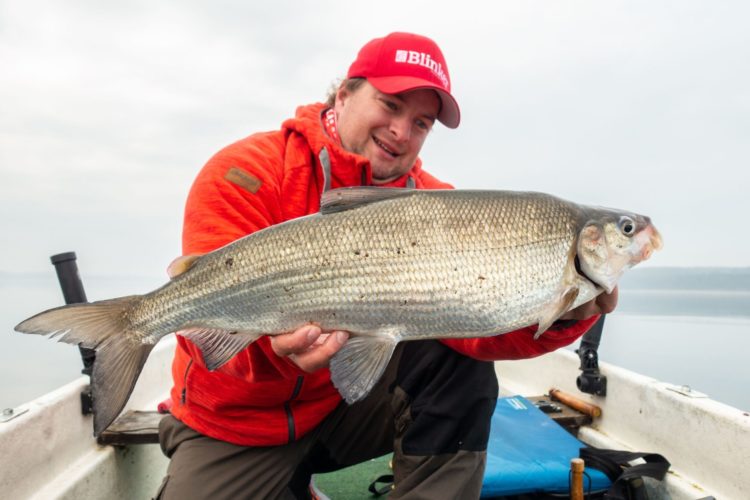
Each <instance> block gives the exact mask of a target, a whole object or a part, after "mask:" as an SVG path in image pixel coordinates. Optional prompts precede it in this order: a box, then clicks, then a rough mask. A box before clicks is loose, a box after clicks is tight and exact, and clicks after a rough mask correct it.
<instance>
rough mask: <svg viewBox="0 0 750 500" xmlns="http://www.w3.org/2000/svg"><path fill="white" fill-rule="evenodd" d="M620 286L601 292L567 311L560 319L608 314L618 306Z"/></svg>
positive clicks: (579, 318)
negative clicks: (610, 291)
mask: <svg viewBox="0 0 750 500" xmlns="http://www.w3.org/2000/svg"><path fill="white" fill-rule="evenodd" d="M618 293H619V292H618V288H617V287H615V289H614V290H612V293H600V294H599V295H597V297H596V298H595V299H594V300H591V301H589V302H586V303H585V304H581V305H580V306H578V307H576V308H575V309H571V310H570V311H568V312H566V313H565V314H563V315H562V316H560V318H559V319H576V320H583V319H588V318H590V317H591V316H594V315H595V314H608V313H611V312H612V311H614V310H615V307H617V296H618Z"/></svg>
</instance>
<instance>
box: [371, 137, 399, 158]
mask: <svg viewBox="0 0 750 500" xmlns="http://www.w3.org/2000/svg"><path fill="white" fill-rule="evenodd" d="M372 140H373V142H375V144H377V145H378V147H380V149H382V150H383V151H385V152H386V153H388V154H389V155H391V156H392V157H393V158H396V157H397V156H398V153H395V152H393V151H391V150H390V149H388V146H386V145H385V144H383V143H382V142H380V141H379V140H378V138H377V137H375V136H374V135H373V136H372Z"/></svg>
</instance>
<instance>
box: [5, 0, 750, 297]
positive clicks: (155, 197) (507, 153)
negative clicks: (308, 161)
mask: <svg viewBox="0 0 750 500" xmlns="http://www.w3.org/2000/svg"><path fill="white" fill-rule="evenodd" d="M254 4H262V5H261V6H253V5H254ZM749 6H750V4H748V3H747V2H744V1H734V2H720V1H716V2H709V1H672V2H660V1H654V0H650V1H627V2H602V1H586V2H584V1H579V2H562V1H557V0H555V1H535V2H529V1H516V2H505V1H500V2H476V3H475V2H471V1H461V2H437V1H435V0H432V1H404V0H399V1H397V2H389V1H381V2H352V1H350V2H341V1H335V2H334V1H316V2H284V1H278V0H277V1H273V2H249V1H211V2H207V1H204V2H198V1H192V2H190V1H179V2H178V1H159V2H149V1H140V2H138V1H131V2H100V1H94V0H91V1H74V0H69V1H65V2H59V1H52V0H42V1H36V0H23V1H21V0H16V1H8V0H4V1H0V72H1V73H0V75H1V76H0V103H2V104H0V106H1V108H2V109H1V110H0V168H1V169H2V170H1V175H2V177H1V181H0V211H1V215H2V216H1V217H0V224H2V227H1V230H0V248H1V250H0V252H1V253H0V255H1V256H2V259H0V271H20V272H27V271H31V272H38V271H43V272H49V271H50V265H49V261H48V257H49V255H51V254H54V253H58V252H63V251H69V250H75V251H76V252H77V253H78V257H79V266H80V267H81V268H82V270H85V271H86V272H87V273H93V274H139V275H150V276H153V275H156V276H163V275H164V274H163V273H164V269H165V267H166V265H167V264H168V263H169V261H170V260H171V259H172V258H173V257H175V256H177V255H178V254H179V251H180V229H181V223H182V210H183V206H184V200H185V197H186V195H187V192H188V189H189V186H190V184H191V182H192V180H193V178H194V177H195V175H196V173H197V172H198V170H199V169H200V168H201V166H202V165H203V164H204V163H205V161H206V160H207V159H208V158H209V157H210V156H211V155H212V154H214V153H215V152H216V151H218V150H219V149H220V148H221V147H223V146H225V145H227V144H229V143H231V142H234V141H235V140H237V139H239V138H242V137H245V136H247V135H249V134H251V133H253V132H257V131H261V130H269V129H276V128H278V126H279V125H280V123H281V122H282V121H283V120H284V119H286V118H288V117H289V116H291V115H292V114H293V113H294V109H295V108H296V106H298V105H300V104H305V103H309V102H314V101H318V100H322V99H323V98H324V96H325V94H326V92H327V90H328V88H329V86H330V85H331V84H332V82H333V81H334V80H336V79H337V78H340V77H342V76H343V75H344V74H345V72H346V69H347V68H348V66H349V64H350V63H351V61H352V60H353V58H354V56H355V54H356V52H357V50H358V49H359V48H360V47H361V46H362V45H363V44H364V43H365V42H367V41H368V40H370V39H371V38H374V37H377V36H382V35H384V34H387V33H389V32H391V31H397V30H398V31H413V32H418V33H421V34H424V35H427V36H430V37H432V38H433V39H435V40H436V41H437V42H438V43H439V44H440V46H441V48H442V49H443V52H444V54H445V56H446V58H447V61H448V66H449V69H450V72H451V76H452V80H453V88H454V94H455V96H456V98H457V99H458V102H459V104H460V106H461V109H462V118H463V120H462V125H461V127H460V128H458V129H457V130H448V129H445V128H442V127H440V126H436V128H435V130H434V132H433V133H432V136H431V137H430V138H429V139H428V140H427V143H426V145H425V148H424V150H423V155H422V157H423V159H424V161H425V164H426V168H427V169H428V170H429V171H431V172H432V173H433V174H435V175H437V176H438V177H440V178H442V179H444V180H447V181H449V182H452V183H454V184H455V185H456V186H457V187H461V188H492V189H514V190H534V191H545V192H549V193H553V194H557V195H559V196H562V197H564V198H568V199H570V200H573V201H577V202H580V203H587V204H596V205H605V206H612V207H618V208H624V209H628V210H632V211H635V212H639V213H643V214H646V215H649V216H651V217H652V219H653V221H654V222H655V224H656V226H657V227H658V228H659V229H660V231H661V232H662V234H663V236H664V240H665V249H664V250H663V251H662V252H660V253H658V254H656V255H655V256H654V257H653V258H652V260H651V262H650V264H651V265H660V266H715V265H720V266H748V265H750V252H748V248H749V247H750V244H749V243H750V236H749V233H750V232H749V231H748V229H747V224H746V223H745V222H746V220H747V217H748V214H749V213H750V210H749V207H750V201H748V200H749V199H750V196H748V192H747V191H748V185H749V184H750V182H749V181H750V174H749V173H748V167H750V30H749V29H748V19H750V7H749ZM98 298H103V297H98Z"/></svg>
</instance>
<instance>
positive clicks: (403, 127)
mask: <svg viewBox="0 0 750 500" xmlns="http://www.w3.org/2000/svg"><path fill="white" fill-rule="evenodd" d="M439 108H440V99H439V98H438V96H437V94H436V93H435V92H434V91H433V90H429V89H419V90H411V91H408V92H403V93H401V94H395V95H394V94H384V93H382V92H380V91H379V90H377V89H376V88H375V87H373V86H372V85H371V84H370V83H369V82H367V81H365V82H363V83H362V85H360V86H359V87H358V88H357V89H356V90H354V91H353V92H352V91H349V90H347V89H346V88H344V87H343V86H342V87H341V88H340V89H339V91H338V93H337V94H336V104H335V107H334V109H335V111H336V121H337V127H338V132H339V135H340V136H341V143H342V145H343V146H344V149H346V150H347V151H351V152H352V153H357V154H359V155H361V156H364V157H365V158H367V159H368V160H370V165H371V167H372V178H373V182H374V183H375V184H383V183H386V182H389V181H391V180H393V179H396V178H398V177H400V176H402V175H404V174H405V173H406V172H408V171H409V169H411V167H412V165H414V161H415V160H416V159H417V155H418V154H419V151H420V150H421V149H422V144H423V143H424V141H425V139H426V138H427V134H428V133H429V132H430V130H431V129H432V125H433V124H434V123H435V119H436V118H437V114H438V111H439Z"/></svg>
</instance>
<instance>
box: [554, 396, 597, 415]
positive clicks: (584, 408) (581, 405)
mask: <svg viewBox="0 0 750 500" xmlns="http://www.w3.org/2000/svg"><path fill="white" fill-rule="evenodd" d="M549 397H550V398H551V399H555V400H557V401H560V402H561V403H564V404H566V405H568V406H570V407H571V408H573V409H575V410H578V411H580V412H581V413H583V414H586V415H588V416H590V417H599V416H601V414H602V409H601V408H599V407H598V406H596V405H592V404H591V403H587V402H585V401H581V400H580V399H578V398H577V397H575V396H572V395H570V394H568V393H565V392H562V391H561V390H560V389H550V390H549Z"/></svg>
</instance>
